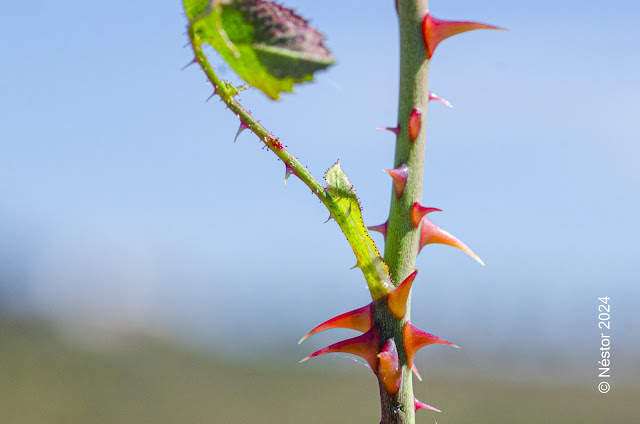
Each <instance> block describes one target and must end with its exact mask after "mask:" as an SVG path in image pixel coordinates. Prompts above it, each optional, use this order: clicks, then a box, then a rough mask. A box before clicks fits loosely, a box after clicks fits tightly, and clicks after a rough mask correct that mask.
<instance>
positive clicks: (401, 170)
mask: <svg viewBox="0 0 640 424" xmlns="http://www.w3.org/2000/svg"><path fill="white" fill-rule="evenodd" d="M383 171H384V172H386V173H387V174H389V176H391V178H392V179H393V189H394V190H395V192H396V196H398V197H402V195H403V194H404V188H405V186H406V185H407V178H409V168H408V167H407V165H405V164H404V163H402V164H400V166H398V167H397V168H395V169H383Z"/></svg>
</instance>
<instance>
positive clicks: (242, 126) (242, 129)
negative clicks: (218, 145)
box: [233, 121, 249, 143]
mask: <svg viewBox="0 0 640 424" xmlns="http://www.w3.org/2000/svg"><path fill="white" fill-rule="evenodd" d="M247 128H249V126H248V125H247V124H245V123H244V122H242V121H240V128H238V132H237V133H236V137H235V138H234V139H233V142H234V143H235V142H236V141H237V140H238V136H239V135H240V133H241V132H242V131H244V130H246V129H247Z"/></svg>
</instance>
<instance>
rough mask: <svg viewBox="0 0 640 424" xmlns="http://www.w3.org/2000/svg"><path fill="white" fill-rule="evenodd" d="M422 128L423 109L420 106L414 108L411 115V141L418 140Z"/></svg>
mask: <svg viewBox="0 0 640 424" xmlns="http://www.w3.org/2000/svg"><path fill="white" fill-rule="evenodd" d="M421 128H422V111H421V110H420V109H418V108H415V109H413V111H412V112H411V116H409V138H410V139H411V141H416V139H417V138H418V134H420V129H421Z"/></svg>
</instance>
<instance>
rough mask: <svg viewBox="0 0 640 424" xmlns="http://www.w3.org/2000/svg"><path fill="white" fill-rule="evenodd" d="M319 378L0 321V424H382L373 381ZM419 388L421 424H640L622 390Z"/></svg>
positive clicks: (352, 376)
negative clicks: (100, 344)
mask: <svg viewBox="0 0 640 424" xmlns="http://www.w3.org/2000/svg"><path fill="white" fill-rule="evenodd" d="M309 368H311V370H310V369H309ZM317 369H318V368H312V367H308V368H307V369H305V368H304V367H302V366H298V365H297V364H295V363H292V364H291V366H290V367H287V368H283V369H276V368H271V369H264V368H263V367H262V368H261V367H259V366H256V365H252V366H248V367H243V366H239V365H229V364H226V363H223V362H221V361H218V360H216V359H215V358H211V357H208V356H206V355H203V354H197V353H192V352H189V351H186V350H182V349H180V348H179V347H176V346H173V345H171V344H170V343H165V342H161V341H157V340H152V339H150V338H145V337H139V336H136V337H130V338H125V339H122V340H120V341H119V343H118V346H117V347H116V348H113V347H111V348H110V349H80V348H77V347H71V345H69V344H68V343H64V342H62V341H61V339H60V338H59V337H58V336H56V335H55V333H54V332H53V331H51V330H49V329H47V328H46V327H44V326H42V325H39V324H33V323H24V322H16V321H13V322H10V321H9V322H6V321H1V320H0V424H14V423H15V424H22V423H52V424H53V423H56V424H75V423H78V424H80V423H82V424H87V423H98V424H99V423H114V424H115V423H118V424H127V423H154V424H162V423H180V424H185V423H222V424H235V423H243V424H244V423H256V424H258V423H260V424H266V423H274V424H276V423H277V424H287V423H292V424H293V423H309V424H314V423H318V424H320V423H322V424H328V423H336V424H337V423H369V424H374V423H378V421H379V411H378V407H379V406H378V401H377V384H376V383H375V379H374V377H373V375H372V374H370V373H369V372H367V371H366V370H364V369H363V368H361V367H354V371H353V372H352V373H348V374H339V373H332V372H330V371H324V370H323V371H317ZM416 386H417V387H416V394H417V396H418V397H419V398H420V399H421V400H428V401H429V403H431V404H432V405H435V406H437V407H438V408H440V409H442V410H443V411H444V412H443V413H441V414H437V413H433V412H424V411H421V412H420V413H419V416H418V419H417V422H418V423H435V422H437V423H439V424H448V423H457V424H460V423H474V424H482V423H523V424H525V423H532V424H533V423H535V424H540V423H581V424H588V423H594V424H595V423H598V424H602V423H609V424H612V423H620V424H632V423H638V422H640V413H639V412H638V408H637V406H638V405H637V404H638V401H639V400H640V398H639V396H638V393H639V392H638V391H637V390H633V391H632V390H631V389H628V388H627V389H626V390H623V389H620V388H617V389H616V388H614V390H612V392H611V393H609V394H608V395H601V394H599V393H597V391H596V390H595V389H594V388H591V387H571V386H566V387H558V386H545V385H540V384H537V385H536V384H527V383H526V382H522V383H505V382H499V381H490V380H489V379H487V380H482V379H478V378H475V379H473V380H470V381H460V380H456V381H450V380H446V379H441V378H432V379H430V381H429V383H428V384H425V383H416ZM427 390H428V391H429V393H426V392H427Z"/></svg>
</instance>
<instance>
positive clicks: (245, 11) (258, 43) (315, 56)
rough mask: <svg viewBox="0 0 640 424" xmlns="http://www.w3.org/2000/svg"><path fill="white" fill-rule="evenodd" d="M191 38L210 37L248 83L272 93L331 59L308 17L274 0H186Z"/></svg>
mask: <svg viewBox="0 0 640 424" xmlns="http://www.w3.org/2000/svg"><path fill="white" fill-rule="evenodd" d="M184 6H185V11H186V13H187V18H189V21H190V24H191V26H192V29H193V34H194V37H193V39H192V42H193V43H194V44H196V43H197V44H202V43H208V44H210V45H211V46H212V47H213V48H214V49H216V50H217V51H218V53H220V55H221V56H222V58H223V59H224V60H225V61H226V62H227V63H228V64H229V66H231V68H233V70H234V71H236V72H237V73H238V75H239V76H240V77H241V78H242V79H244V80H245V81H246V82H247V83H249V84H251V85H252V86H254V87H256V88H258V89H259V90H261V91H262V92H263V93H265V94H266V95H267V96H269V97H271V98H272V99H274V100H275V99H278V98H279V97H280V93H281V92H283V91H293V85H294V83H299V82H304V81H311V80H312V79H313V74H314V73H315V72H316V71H319V70H322V69H326V68H327V67H328V66H329V65H331V64H333V63H334V59H333V57H332V56H331V54H330V53H329V50H328V49H327V48H326V47H325V46H324V39H323V36H322V34H320V33H319V32H318V31H317V30H316V29H315V28H313V27H311V26H310V25H309V24H308V23H307V21H306V20H304V19H303V18H301V17H300V16H298V15H296V14H295V13H293V11H292V10H290V9H287V8H285V7H283V6H280V5H279V4H277V3H275V2H272V1H257V0H244V1H240V0H232V1H229V0H224V1H223V0H214V1H202V0H184Z"/></svg>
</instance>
